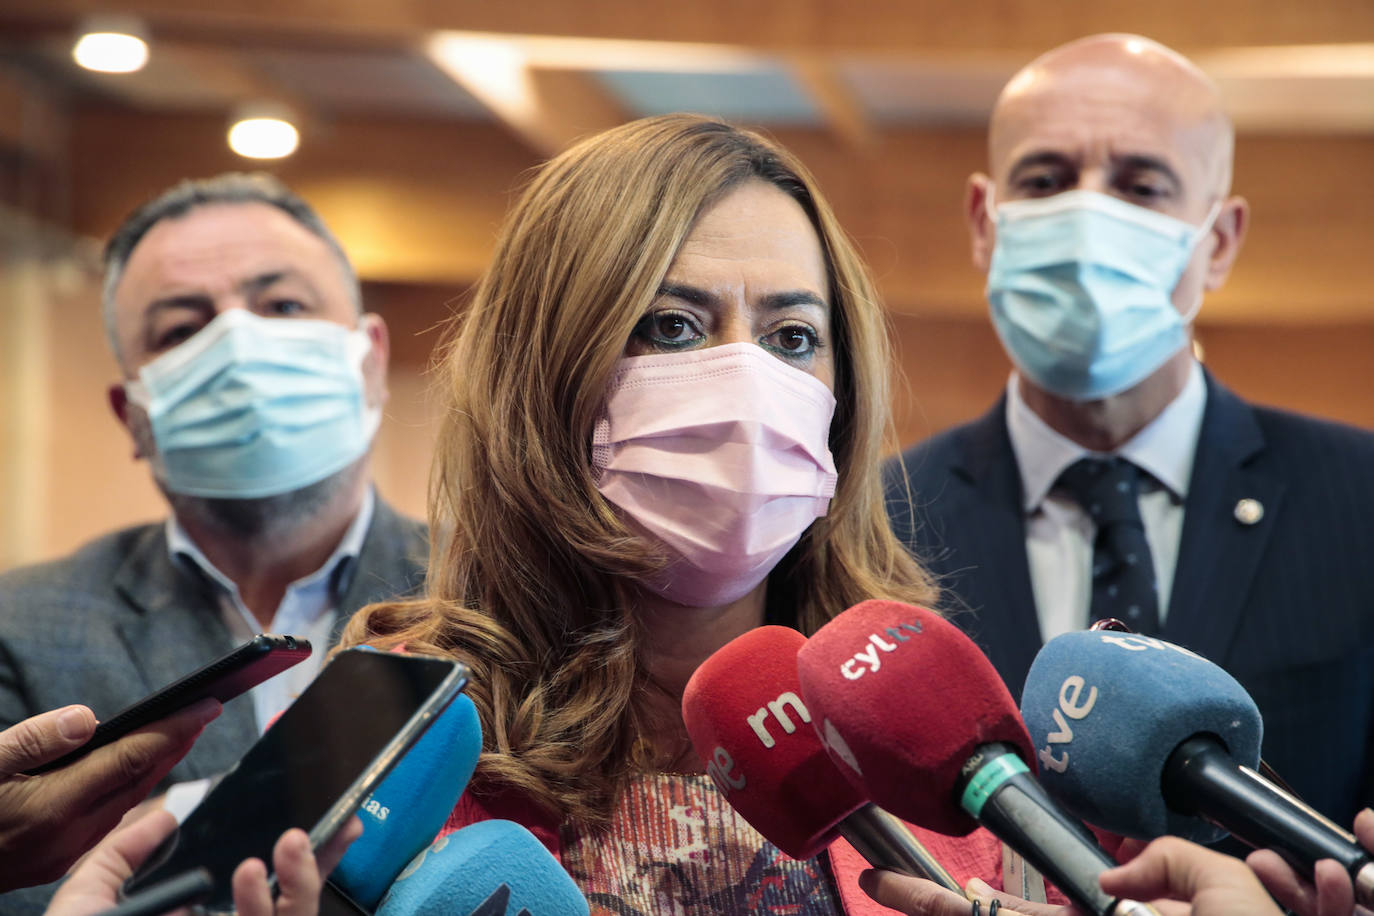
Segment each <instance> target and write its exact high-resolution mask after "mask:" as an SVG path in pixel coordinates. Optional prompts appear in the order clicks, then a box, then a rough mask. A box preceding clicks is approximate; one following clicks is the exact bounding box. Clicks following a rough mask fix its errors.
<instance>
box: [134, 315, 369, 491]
mask: <svg viewBox="0 0 1374 916" xmlns="http://www.w3.org/2000/svg"><path fill="white" fill-rule="evenodd" d="M370 348H371V342H370V340H369V339H368V337H367V334H366V332H364V331H362V330H350V329H349V328H346V327H344V326H343V325H340V324H336V323H334V322H332V321H315V320H304V319H289V320H288V319H282V318H260V317H258V316H256V315H253V314H252V313H250V312H247V311H244V310H243V309H231V310H229V311H226V312H224V313H222V314H220V315H219V316H217V317H216V318H215V319H214V320H213V321H211V322H210V323H209V324H207V325H206V326H205V327H204V328H202V329H201V330H200V331H198V332H197V333H196V334H195V335H194V336H193V337H191V338H190V339H189V340H187V341H186V342H185V343H182V344H180V345H179V346H177V347H176V348H174V349H172V350H169V351H168V352H167V353H164V354H163V355H162V356H159V357H158V358H157V359H155V360H153V361H152V362H150V363H148V364H147V365H146V366H144V367H143V368H142V369H141V370H140V371H139V374H138V379H137V380H136V381H131V382H126V383H125V385H124V387H125V391H126V392H127V393H128V396H129V400H130V401H131V402H132V403H134V404H136V405H138V406H140V407H142V408H143V409H144V410H145V411H146V412H147V414H148V420H149V422H150V424H151V427H152V434H153V441H154V443H155V445H156V447H157V453H156V454H155V455H153V456H150V457H151V460H152V462H153V470H154V473H155V474H156V475H157V477H158V479H159V480H160V481H162V483H163V485H164V486H165V487H167V489H168V490H171V491H172V492H174V493H182V494H185V495H188V496H202V497H212V498H225V499H253V498H258V497H264V496H276V495H278V494H281V493H287V492H290V491H292V490H297V489H300V488H301V487H305V486H308V485H310V484H312V483H316V482H317V481H320V480H323V479H324V478H326V477H328V476H329V475H330V474H333V473H335V472H337V471H340V470H342V469H344V468H345V467H347V466H348V465H350V464H352V463H353V462H354V461H356V460H358V459H359V458H360V457H362V455H363V454H364V453H365V452H366V451H367V449H368V447H369V445H370V444H371V442H372V436H373V434H374V433H376V431H377V426H378V424H379V423H380V421H381V408H380V407H379V406H378V407H369V406H368V405H367V404H366V396H365V392H364V384H363V375H362V362H363V359H364V358H365V357H366V355H367V353H368V351H369V349H370Z"/></svg>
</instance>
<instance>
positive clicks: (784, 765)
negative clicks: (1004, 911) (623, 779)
mask: <svg viewBox="0 0 1374 916" xmlns="http://www.w3.org/2000/svg"><path fill="white" fill-rule="evenodd" d="M805 644H806V637H804V636H802V634H800V633H798V632H797V631H796V630H792V629H789V628H787V627H778V626H764V627H759V628H757V629H754V630H750V631H749V632H747V633H745V634H744V635H742V636H739V637H737V638H735V639H733V640H731V641H730V642H728V643H726V644H725V645H724V646H722V647H721V648H720V649H719V650H717V651H716V652H715V653H714V654H713V655H712V656H711V657H710V658H708V659H707V660H706V661H705V662H703V663H702V664H701V666H700V667H699V668H697V670H696V671H695V672H694V673H693V675H692V677H691V679H690V680H689V681H688V682H687V689H686V692H685V693H684V694H683V697H682V717H683V720H684V721H685V722H686V724H687V733H688V734H689V735H690V736H691V739H692V744H693V746H694V747H695V748H696V751H697V754H698V756H700V757H701V759H702V761H703V762H704V763H705V764H706V772H707V773H708V774H709V775H710V777H711V779H712V780H713V781H714V782H715V784H716V785H717V786H718V787H719V788H720V791H721V793H722V794H723V795H724V796H725V798H726V800H727V801H729V802H730V805H731V806H732V807H733V808H734V809H735V810H736V811H738V812H739V813H740V815H741V816H743V817H744V819H745V820H747V821H748V822H749V823H750V824H752V825H753V827H754V829H755V830H757V831H758V832H759V833H761V834H762V835H763V836H764V838H765V839H767V840H768V841H769V842H771V843H772V844H773V845H774V846H777V847H778V848H779V849H781V850H782V851H783V852H785V853H786V854H787V855H789V856H791V857H793V858H794V859H808V858H811V857H812V856H814V855H816V854H817V853H818V852H820V851H821V850H822V849H824V848H825V847H826V846H828V845H829V844H830V843H831V842H832V841H833V840H834V839H835V837H836V836H837V835H842V836H844V838H845V839H846V840H848V841H849V842H850V843H851V844H852V845H853V846H854V847H855V849H857V850H858V851H859V853H860V854H861V855H862V856H863V857H864V858H866V859H867V860H868V861H869V862H870V863H872V864H874V865H877V866H881V867H886V868H892V869H895V870H897V871H901V872H904V873H906V874H912V875H917V876H918V877H923V878H929V879H930V880H933V881H936V882H938V883H940V884H941V885H943V886H944V887H946V888H948V889H950V890H953V891H954V892H956V893H959V894H962V893H963V890H962V889H961V888H960V886H959V883H958V882H957V881H955V880H954V878H953V877H952V876H951V875H950V874H949V872H947V871H945V869H944V868H943V866H941V865H940V864H939V863H938V862H937V861H936V860H935V859H934V858H933V857H932V856H931V855H930V853H929V852H927V851H926V849H925V848H924V847H923V846H921V844H920V843H919V842H918V841H917V840H916V838H915V837H913V836H912V835H911V832H910V831H909V830H907V829H906V826H905V825H904V824H902V823H901V822H900V821H898V820H897V819H896V818H894V817H892V815H890V814H888V813H887V812H885V811H882V810H881V809H879V808H877V807H876V806H874V805H873V804H871V803H869V801H868V800H867V799H866V798H864V797H863V796H862V795H861V794H860V793H859V792H858V790H857V789H855V787H854V786H852V785H851V784H850V783H849V781H848V780H846V779H845V777H844V776H843V775H842V774H841V773H839V772H838V771H837V769H836V767H835V764H834V763H832V762H831V760H830V758H829V757H828V756H827V755H826V752H825V749H824V748H823V747H821V743H820V740H819V739H818V738H817V737H816V732H815V730H814V729H813V728H812V726H811V714H810V712H809V711H808V710H807V708H806V704H805V703H803V702H802V698H801V685H800V682H799V681H798V679H797V650H798V649H800V648H801V647H802V646H804V645H805Z"/></svg>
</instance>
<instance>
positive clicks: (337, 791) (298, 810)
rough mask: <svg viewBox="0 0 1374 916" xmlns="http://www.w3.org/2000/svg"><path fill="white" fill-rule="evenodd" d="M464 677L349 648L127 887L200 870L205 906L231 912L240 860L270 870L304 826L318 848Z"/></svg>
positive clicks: (462, 671) (447, 668)
mask: <svg viewBox="0 0 1374 916" xmlns="http://www.w3.org/2000/svg"><path fill="white" fill-rule="evenodd" d="M466 682H467V670H466V668H465V667H464V666H462V665H460V664H459V663H457V662H454V661H447V660H442V659H433V658H426V657H422V656H415V655H397V654H394V653H388V652H375V651H371V650H368V649H350V650H348V651H346V652H341V653H340V654H339V655H338V656H336V657H335V658H334V660H333V661H331V662H330V663H329V664H327V665H326V666H325V667H324V669H323V670H322V671H321V672H320V674H319V676H318V677H317V678H316V679H315V680H314V681H313V682H311V684H310V686H309V687H308V688H306V690H305V692H304V693H302V694H301V695H300V697H299V698H297V699H296V701H295V702H294V703H292V704H291V706H289V707H287V709H286V711H285V712H284V713H282V715H281V718H279V719H278V720H277V721H276V722H275V723H274V724H273V725H272V727H271V728H269V729H268V730H267V732H266V734H264V735H263V736H262V738H260V739H259V740H258V742H257V743H256V744H254V745H253V747H252V748H250V749H249V751H248V753H247V754H245V755H244V756H243V759H242V760H240V761H239V762H238V764H237V765H236V766H235V767H234V768H233V769H232V770H230V771H229V772H228V773H227V774H225V776H224V778H223V779H222V780H220V782H219V783H218V784H217V785H216V786H215V787H214V788H213V789H212V790H211V791H210V794H209V795H207V796H206V797H205V800H204V801H202V802H201V803H200V805H199V806H198V807H197V808H196V809H195V810H194V811H192V812H191V814H190V815H189V816H188V817H187V818H186V821H185V822H184V823H183V824H182V825H181V827H180V828H179V829H178V830H177V831H175V832H174V833H173V834H172V836H170V837H168V839H167V840H166V841H164V842H163V844H162V845H161V846H160V847H159V848H158V849H157V850H155V851H154V852H153V854H152V855H151V856H150V857H149V858H148V860H147V862H145V863H144V865H143V867H142V868H140V869H139V871H138V872H137V873H136V874H135V875H134V876H133V877H132V878H131V879H129V881H128V882H127V883H126V884H125V887H124V892H125V894H126V895H132V894H134V893H136V892H137V891H139V890H140V889H142V888H146V887H149V886H151V885H153V884H157V883H160V882H161V881H164V880H167V879H170V878H173V877H175V876H177V875H179V874H181V873H183V872H185V871H188V870H190V869H192V868H197V867H204V868H206V869H208V870H209V872H210V874H211V875H212V876H213V878H214V885H215V889H214V892H213V893H212V895H211V896H210V898H209V899H208V900H206V901H205V902H204V903H203V904H202V906H203V907H204V908H205V910H207V911H209V912H228V911H230V910H232V909H233V891H232V887H231V884H230V879H231V877H232V875H233V872H234V869H235V868H237V867H238V864H239V863H240V862H242V861H243V860H244V859H246V858H249V857H257V858H259V859H262V860H263V861H264V862H265V863H267V866H268V870H269V872H270V871H271V867H272V848H273V846H275V845H276V842H277V839H278V838H279V837H280V836H281V835H282V833H283V832H285V831H286V830H287V829H289V828H292V827H300V828H301V829H303V830H305V831H307V832H308V833H310V835H311V841H312V843H313V844H314V845H316V846H318V845H320V844H321V843H323V842H324V841H326V840H327V839H328V838H329V837H330V836H332V835H333V833H334V831H335V830H337V829H338V827H339V826H340V825H341V824H342V823H343V822H344V821H345V820H346V819H347V817H348V816H349V815H351V814H352V813H353V812H354V811H355V810H356V809H357V807H358V805H359V804H360V803H361V802H362V801H363V800H364V798H365V797H366V796H367V794H369V793H370V792H371V791H372V789H373V788H375V787H376V784H377V783H378V782H379V781H380V780H381V779H382V777H384V776H385V775H386V772H387V771H388V770H389V769H390V768H391V765H392V764H394V763H395V762H396V760H398V759H399V758H400V757H401V755H402V754H404V752H405V751H406V750H407V749H408V748H409V747H410V745H411V744H413V743H414V742H415V740H416V739H417V738H418V737H419V736H420V734H421V733H422V732H423V730H424V728H425V727H426V726H428V725H429V723H430V722H431V721H433V719H434V718H435V717H436V716H437V715H438V714H439V713H440V712H442V711H443V709H444V707H446V706H447V705H448V703H449V702H450V701H452V699H453V698H454V697H455V696H457V694H458V692H459V691H460V690H461V689H462V687H463V686H464V685H465V684H466Z"/></svg>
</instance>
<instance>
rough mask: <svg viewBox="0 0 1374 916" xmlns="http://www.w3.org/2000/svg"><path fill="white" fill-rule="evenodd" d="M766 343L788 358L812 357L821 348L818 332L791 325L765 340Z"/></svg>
mask: <svg viewBox="0 0 1374 916" xmlns="http://www.w3.org/2000/svg"><path fill="white" fill-rule="evenodd" d="M764 342H765V343H767V344H768V345H769V346H771V347H772V348H773V349H775V350H778V351H779V352H781V353H783V354H784V355H786V356H793V357H796V356H810V355H811V354H812V352H814V351H815V349H816V347H817V346H819V344H820V341H819V340H818V339H817V337H816V332H815V331H813V330H811V329H810V328H808V327H805V326H803V325H798V324H790V325H788V326H787V327H785V328H779V329H778V330H776V331H774V332H773V333H771V334H769V335H768V336H767V337H765V338H764Z"/></svg>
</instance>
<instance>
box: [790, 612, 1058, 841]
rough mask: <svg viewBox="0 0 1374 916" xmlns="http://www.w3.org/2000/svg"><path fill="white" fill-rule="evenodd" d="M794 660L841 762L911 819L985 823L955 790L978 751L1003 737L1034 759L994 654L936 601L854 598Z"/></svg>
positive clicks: (962, 828)
mask: <svg viewBox="0 0 1374 916" xmlns="http://www.w3.org/2000/svg"><path fill="white" fill-rule="evenodd" d="M797 669H798V674H799V675H800V677H801V685H802V697H803V698H804V699H805V701H806V703H807V705H808V706H809V707H810V709H811V714H812V716H813V717H814V719H815V724H816V728H817V729H818V731H819V732H820V735H821V741H822V743H823V744H825V745H826V746H827V748H828V749H829V750H830V752H831V754H832V756H833V757H834V758H835V760H836V762H837V764H838V766H839V769H840V771H841V772H842V773H844V774H845V775H846V776H847V777H849V778H850V779H851V780H853V781H854V782H855V784H856V785H858V786H860V787H861V788H862V789H863V790H864V791H865V792H866V793H867V795H868V797H869V798H870V799H872V800H873V801H874V802H875V803H876V804H877V805H878V806H879V807H882V808H886V809H887V810H888V811H891V812H892V813H893V814H895V815H897V816H898V817H900V818H902V819H903V820H907V821H910V822H912V823H914V824H920V825H921V826H922V827H927V828H929V829H931V830H937V831H939V832H941V833H946V834H953V835H963V834H966V833H968V832H969V831H971V830H973V829H974V827H976V826H977V824H976V823H975V822H974V820H973V818H971V817H969V815H968V814H966V813H965V812H964V811H963V809H962V808H960V807H959V804H958V802H957V800H956V798H955V793H954V790H955V787H956V785H957V784H958V782H959V778H960V770H961V769H962V768H963V766H964V764H965V762H966V761H967V760H968V759H969V758H970V757H971V756H973V754H974V752H975V751H976V750H977V749H978V748H979V747H980V746H982V745H984V744H987V743H989V742H993V741H1000V742H1006V743H1008V744H1011V745H1014V746H1015V747H1016V748H1017V749H1018V750H1019V751H1020V752H1021V753H1022V755H1023V756H1024V757H1025V759H1026V761H1027V763H1031V760H1030V739H1029V738H1028V737H1027V735H1026V729H1025V726H1024V725H1022V724H1021V717H1020V715H1018V713H1017V710H1016V703H1015V701H1014V700H1012V698H1011V694H1010V693H1008V692H1007V688H1006V685H1005V684H1004V683H1003V682H1002V679H1001V677H999V676H998V674H997V672H996V670H994V669H993V667H992V663H991V662H989V661H988V660H987V657H986V656H984V655H983V653H982V652H981V651H980V650H979V649H978V647H977V646H976V645H974V644H973V642H972V641H971V640H970V639H969V638H968V637H967V636H965V635H964V634H963V633H961V632H960V631H959V629H958V628H957V627H956V626H954V625H953V624H952V623H949V622H948V621H946V620H945V619H944V618H942V617H940V616H939V615H938V614H936V613H934V612H933V611H928V610H926V609H925V608H920V607H914V606H912V605H909V604H902V603H900V602H897V601H865V602H863V603H862V604H858V605H855V606H854V607H852V608H850V609H849V610H847V611H845V612H844V613H843V614H840V615H839V616H838V617H836V618H835V619H834V620H831V621H830V622H829V623H827V624H826V625H825V626H823V627H821V628H820V629H819V630H818V631H817V632H816V634H815V635H814V636H812V637H811V638H810V639H809V640H807V642H806V645H805V647H803V648H802V650H801V652H800V653H799V654H798V656H797ZM1031 765H1032V766H1033V765H1034V764H1033V763H1032V764H1031Z"/></svg>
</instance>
